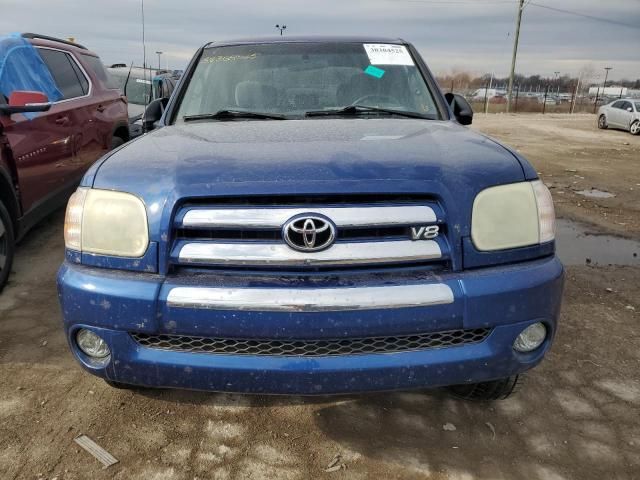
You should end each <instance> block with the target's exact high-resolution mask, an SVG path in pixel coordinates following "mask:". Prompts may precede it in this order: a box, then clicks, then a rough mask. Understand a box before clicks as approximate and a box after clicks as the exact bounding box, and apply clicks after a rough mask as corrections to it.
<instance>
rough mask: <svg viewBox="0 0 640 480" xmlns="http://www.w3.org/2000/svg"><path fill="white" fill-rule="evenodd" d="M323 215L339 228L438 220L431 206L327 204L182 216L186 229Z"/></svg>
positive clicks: (263, 224) (274, 224)
mask: <svg viewBox="0 0 640 480" xmlns="http://www.w3.org/2000/svg"><path fill="white" fill-rule="evenodd" d="M304 213H307V214H320V215H324V216H325V217H328V218H330V219H331V221H333V223H335V224H336V225H337V226H338V227H365V226H366V227H379V226H394V225H424V224H425V223H432V222H435V221H436V220H437V218H436V214H435V212H434V211H433V209H432V208H431V207H427V206H424V205H407V206H391V207H387V206H371V207H327V208H314V207H313V206H310V207H308V208H305V207H301V208H274V207H265V208H207V209H191V210H188V211H187V213H185V215H184V218H183V219H182V227H185V228H198V227H200V228H243V229H244V228H280V227H282V225H284V223H285V222H286V221H287V220H289V219H290V218H291V217H294V216H295V215H300V214H304Z"/></svg>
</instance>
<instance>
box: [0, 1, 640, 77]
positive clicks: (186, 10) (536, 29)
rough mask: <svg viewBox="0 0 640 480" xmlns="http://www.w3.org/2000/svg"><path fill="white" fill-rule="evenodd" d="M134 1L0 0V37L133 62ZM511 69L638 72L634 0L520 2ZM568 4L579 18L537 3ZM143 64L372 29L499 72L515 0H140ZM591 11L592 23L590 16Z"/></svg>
mask: <svg viewBox="0 0 640 480" xmlns="http://www.w3.org/2000/svg"><path fill="white" fill-rule="evenodd" d="M141 1H142V0H56V1H55V2H54V1H51V0H0V12H1V14H0V34H5V33H9V32H37V33H42V34H46V35H51V36H57V37H62V38H67V37H74V38H75V39H76V41H77V42H79V43H81V44H83V45H86V46H87V47H88V48H90V49H91V50H93V51H95V52H96V53H98V54H99V55H100V57H101V58H102V60H103V61H104V63H106V64H111V63H126V64H129V63H131V62H132V61H133V62H134V63H135V64H136V65H141V64H142V58H143V55H142V42H141V38H142V27H141ZM526 1H527V2H530V3H528V4H527V5H526V7H525V9H524V12H523V17H522V27H521V33H520V47H519V51H518V62H517V67H516V71H517V72H518V73H522V74H525V75H530V74H540V75H542V76H545V77H552V76H553V75H554V72H556V71H559V72H561V73H560V74H561V75H564V74H568V75H572V76H577V75H578V73H579V72H580V71H581V70H584V69H587V70H589V71H590V75H591V76H592V77H593V78H592V80H593V81H598V79H599V77H601V76H602V75H603V72H604V70H603V68H604V67H605V66H606V67H612V68H613V70H612V71H611V73H610V75H609V78H610V79H612V80H616V79H621V78H627V79H637V78H640V53H639V49H638V47H639V46H640V0H607V1H603V0H526ZM539 5H544V6H547V7H552V8H555V9H562V10H570V11H573V12H577V13H579V14H581V15H583V16H578V15H570V14H567V13H563V12H559V11H555V10H551V9H549V8H542V7H540V6H539ZM144 7H145V30H146V52H147V63H150V64H151V65H153V66H156V65H157V64H158V56H157V55H156V54H155V52H156V51H162V52H164V53H163V54H162V57H161V58H162V60H161V61H162V66H163V67H166V66H167V65H168V66H169V67H170V68H183V67H184V66H186V64H187V62H188V61H189V59H190V58H191V56H192V55H193V53H194V52H195V51H196V49H197V48H198V47H199V46H201V45H202V44H204V43H206V42H208V41H212V40H225V39H231V38H236V37H247V36H265V35H272V34H278V31H277V30H276V29H275V27H274V25H275V24H283V23H284V24H286V25H287V29H286V31H285V35H307V34H314V35H315V34H322V35H379V36H388V37H401V38H404V39H405V40H408V41H410V42H412V43H413V44H414V45H415V46H416V47H417V48H418V50H419V51H420V53H421V54H422V56H423V57H424V58H425V60H426V61H427V64H428V65H429V66H430V68H431V69H432V70H433V71H434V72H435V73H436V74H441V75H445V74H448V73H451V72H455V71H467V72H470V73H473V74H483V73H490V72H493V73H494V74H495V75H496V76H499V77H504V76H507V75H508V72H509V69H510V64H511V52H512V48H513V38H514V32H515V18H516V13H517V8H518V0H314V1H307V0H266V1H265V0H144ZM590 17H597V18H600V19H604V20H606V21H602V20H595V19H593V18H590Z"/></svg>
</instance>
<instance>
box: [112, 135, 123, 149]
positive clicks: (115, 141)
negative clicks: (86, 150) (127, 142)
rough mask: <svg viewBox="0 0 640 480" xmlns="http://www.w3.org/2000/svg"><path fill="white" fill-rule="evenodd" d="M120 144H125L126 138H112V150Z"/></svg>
mask: <svg viewBox="0 0 640 480" xmlns="http://www.w3.org/2000/svg"><path fill="white" fill-rule="evenodd" d="M120 145H124V140H123V139H121V138H120V137H113V138H112V139H111V150H113V149H114V148H118V147H119V146H120Z"/></svg>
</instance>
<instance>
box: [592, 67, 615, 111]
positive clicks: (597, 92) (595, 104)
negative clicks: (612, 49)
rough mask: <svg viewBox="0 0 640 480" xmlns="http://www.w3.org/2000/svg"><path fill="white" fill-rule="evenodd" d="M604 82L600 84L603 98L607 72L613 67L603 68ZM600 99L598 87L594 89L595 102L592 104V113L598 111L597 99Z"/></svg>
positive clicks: (607, 76)
mask: <svg viewBox="0 0 640 480" xmlns="http://www.w3.org/2000/svg"><path fill="white" fill-rule="evenodd" d="M604 70H605V74H604V82H602V95H603V96H604V92H605V89H606V88H607V78H609V70H613V67H604ZM599 97H600V87H598V88H596V101H595V102H593V113H596V111H597V110H598V98H599Z"/></svg>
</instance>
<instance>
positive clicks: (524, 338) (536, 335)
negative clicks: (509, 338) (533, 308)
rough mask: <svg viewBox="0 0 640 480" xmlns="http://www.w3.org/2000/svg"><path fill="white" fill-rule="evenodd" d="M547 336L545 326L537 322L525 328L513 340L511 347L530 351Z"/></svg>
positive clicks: (519, 350) (523, 351) (524, 351)
mask: <svg viewBox="0 0 640 480" xmlns="http://www.w3.org/2000/svg"><path fill="white" fill-rule="evenodd" d="M545 338H547V327H545V326H544V324H542V323H540V322H538V323H534V324H533V325H529V326H528V327H527V328H525V329H524V330H523V331H522V333H520V335H518V338H516V341H515V342H513V348H514V349H515V350H516V351H518V352H522V353H527V352H532V351H533V350H535V349H536V348H538V347H539V346H540V345H542V342H544V339H545Z"/></svg>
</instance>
